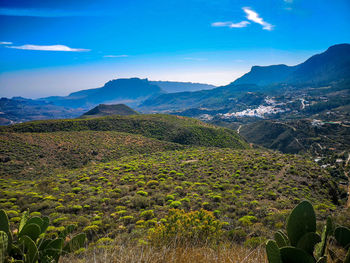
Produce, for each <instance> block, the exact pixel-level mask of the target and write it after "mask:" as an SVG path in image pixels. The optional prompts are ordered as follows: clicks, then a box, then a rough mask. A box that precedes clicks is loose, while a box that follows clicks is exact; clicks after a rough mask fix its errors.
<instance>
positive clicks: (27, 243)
mask: <svg viewBox="0 0 350 263" xmlns="http://www.w3.org/2000/svg"><path fill="white" fill-rule="evenodd" d="M20 243H21V245H22V246H23V248H24V249H23V252H24V253H23V254H24V256H25V257H24V258H25V259H24V262H25V263H36V262H37V260H38V257H39V252H38V248H37V246H36V244H35V242H34V241H33V240H32V239H31V238H30V237H28V236H22V237H21V238H20Z"/></svg>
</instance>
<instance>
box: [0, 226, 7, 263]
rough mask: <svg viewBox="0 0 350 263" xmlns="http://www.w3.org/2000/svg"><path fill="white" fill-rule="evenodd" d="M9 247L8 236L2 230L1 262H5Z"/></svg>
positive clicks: (0, 239) (0, 241) (0, 243)
mask: <svg viewBox="0 0 350 263" xmlns="http://www.w3.org/2000/svg"><path fill="white" fill-rule="evenodd" d="M7 246H8V238H7V234H6V233H5V232H4V231H2V230H0V262H5V257H6V253H7Z"/></svg>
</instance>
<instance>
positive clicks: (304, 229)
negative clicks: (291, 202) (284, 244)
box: [287, 201, 316, 246]
mask: <svg viewBox="0 0 350 263" xmlns="http://www.w3.org/2000/svg"><path fill="white" fill-rule="evenodd" d="M315 231H316V215H315V211H314V209H313V207H312V205H311V203H309V202H308V201H303V202H301V203H300V204H299V205H297V206H296V207H295V208H294V209H293V211H292V213H291V214H290V216H289V218H288V221H287V234H288V238H289V240H290V244H291V245H292V246H296V245H297V243H298V241H299V239H300V238H301V237H302V236H304V235H305V234H306V233H309V232H315Z"/></svg>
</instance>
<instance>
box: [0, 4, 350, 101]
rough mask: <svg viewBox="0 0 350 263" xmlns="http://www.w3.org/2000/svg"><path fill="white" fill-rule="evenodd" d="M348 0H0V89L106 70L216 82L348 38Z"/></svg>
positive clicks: (40, 89) (72, 83) (61, 82)
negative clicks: (251, 68)
mask: <svg viewBox="0 0 350 263" xmlns="http://www.w3.org/2000/svg"><path fill="white" fill-rule="evenodd" d="M349 14H350V1H348V0H336V1H331V0H265V1H261V0H260V1H257V0H255V1H252V0H241V1H239V0H148V1H140V0H128V1H119V0H117V1H108V0H99V1H92V0H85V1H81V0H76V1H66V0H60V1H39V0H36V1H30V0H29V1H28V0H27V1H18V0H1V1H0V97H1V96H7V97H11V96H25V97H34V98H36V97H42V96H48V95H66V94H68V93H70V92H72V91H76V90H80V89H85V88H95V87H99V86H102V85H103V83H105V82H107V81H108V80H109V79H114V78H119V77H133V76H136V77H143V78H146V77H147V78H149V79H152V80H176V81H193V82H203V83H211V84H216V85H224V84H228V83H229V82H231V81H233V80H234V79H235V78H237V77H239V76H240V75H242V74H243V73H245V72H247V71H249V69H250V67H251V66H253V65H269V64H281V63H283V64H288V65H295V64H297V63H300V62H302V61H304V60H305V59H307V58H308V57H309V56H311V55H313V54H315V53H319V52H322V51H324V50H325V49H327V48H328V47H329V46H331V45H333V44H338V43H349V42H350V30H349V28H350V15H349Z"/></svg>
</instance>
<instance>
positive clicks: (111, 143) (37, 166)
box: [0, 131, 183, 178]
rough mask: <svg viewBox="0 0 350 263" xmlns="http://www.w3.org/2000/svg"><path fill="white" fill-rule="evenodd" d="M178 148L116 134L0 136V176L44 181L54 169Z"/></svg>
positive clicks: (110, 132) (74, 132) (141, 138)
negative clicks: (32, 178)
mask: <svg viewBox="0 0 350 263" xmlns="http://www.w3.org/2000/svg"><path fill="white" fill-rule="evenodd" d="M182 148H183V146H182V145H180V144H175V143H171V142H166V141H159V140H156V139H152V138H147V137H144V136H141V135H133V134H127V133H121V132H116V131H103V132H101V131H79V132H76V131H73V132H51V133H0V176H1V177H15V178H22V177H25V178H29V177H40V176H44V177H48V176H49V175H51V174H53V173H54V170H55V169H72V168H79V167H83V166H84V165H86V164H88V163H89V162H92V161H93V162H106V161H109V160H115V159H118V158H120V157H124V156H128V155H131V154H136V153H141V154H142V153H153V152H158V151H167V150H175V149H182Z"/></svg>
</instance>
